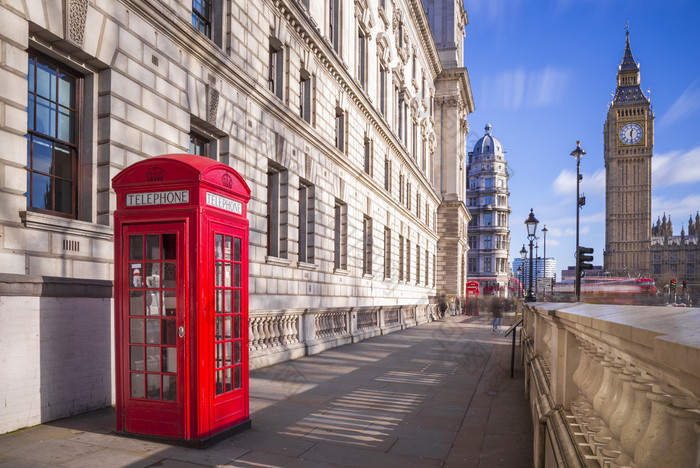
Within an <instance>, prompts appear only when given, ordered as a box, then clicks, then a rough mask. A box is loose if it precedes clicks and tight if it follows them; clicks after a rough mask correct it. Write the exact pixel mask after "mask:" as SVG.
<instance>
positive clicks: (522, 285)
mask: <svg viewBox="0 0 700 468" xmlns="http://www.w3.org/2000/svg"><path fill="white" fill-rule="evenodd" d="M520 260H522V261H521V262H520V265H521V266H522V267H523V272H522V275H523V282H522V283H520V297H522V296H524V295H525V293H524V292H523V289H524V288H525V260H527V250H525V244H523V248H522V249H520Z"/></svg>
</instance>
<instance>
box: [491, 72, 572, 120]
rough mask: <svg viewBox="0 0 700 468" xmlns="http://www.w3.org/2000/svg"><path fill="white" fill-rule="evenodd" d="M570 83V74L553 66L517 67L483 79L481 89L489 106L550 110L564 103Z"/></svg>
mask: <svg viewBox="0 0 700 468" xmlns="http://www.w3.org/2000/svg"><path fill="white" fill-rule="evenodd" d="M570 80H571V73H570V72H569V71H567V70H563V69H558V68H554V67H551V66H548V67H546V68H544V69H543V70H532V71H527V70H525V69H524V68H516V69H514V70H507V71H504V72H502V73H500V74H498V75H496V76H495V77H492V76H489V77H488V78H484V81H483V83H482V90H483V95H484V96H485V99H484V100H485V101H486V102H488V103H489V105H490V106H494V107H502V108H505V109H509V110H518V109H520V108H523V107H524V108H539V107H549V106H554V105H556V104H558V103H559V102H560V101H561V99H562V98H563V96H564V94H565V92H566V89H567V87H568V84H569V81H570Z"/></svg>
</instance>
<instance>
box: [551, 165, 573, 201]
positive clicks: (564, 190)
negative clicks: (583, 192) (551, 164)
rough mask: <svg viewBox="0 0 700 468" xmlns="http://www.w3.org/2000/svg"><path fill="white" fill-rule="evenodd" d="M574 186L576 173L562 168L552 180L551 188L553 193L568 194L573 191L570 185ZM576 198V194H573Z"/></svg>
mask: <svg viewBox="0 0 700 468" xmlns="http://www.w3.org/2000/svg"><path fill="white" fill-rule="evenodd" d="M575 186H576V173H574V172H573V171H569V170H567V169H564V170H563V171H561V172H560V173H559V175H558V176H557V178H556V179H554V182H552V189H553V190H554V193H555V195H570V194H572V193H573V191H572V187H575ZM574 200H576V196H574Z"/></svg>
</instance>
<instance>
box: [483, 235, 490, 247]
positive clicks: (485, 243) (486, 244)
mask: <svg viewBox="0 0 700 468" xmlns="http://www.w3.org/2000/svg"><path fill="white" fill-rule="evenodd" d="M490 248H491V236H484V249H490Z"/></svg>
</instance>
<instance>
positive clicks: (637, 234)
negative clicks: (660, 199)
mask: <svg viewBox="0 0 700 468" xmlns="http://www.w3.org/2000/svg"><path fill="white" fill-rule="evenodd" d="M640 86H641V81H640V73H639V65H638V64H637V63H636V62H635V61H634V57H633V56H632V51H631V49H630V40H629V31H627V42H626V44H625V53H624V56H623V58H622V63H621V64H620V66H619V69H618V72H617V89H616V90H615V97H614V98H613V100H612V103H611V104H610V109H609V110H608V116H607V119H606V121H605V127H604V130H603V133H604V142H605V143H604V154H605V181H606V182H605V253H604V266H605V271H607V272H609V273H610V274H611V275H612V276H623V275H624V276H626V275H628V274H629V275H632V276H639V275H642V276H644V275H648V274H649V247H650V245H651V158H652V156H653V151H654V112H653V111H652V109H651V102H650V100H649V98H648V97H647V96H645V95H644V93H643V92H642V89H641V87H640Z"/></svg>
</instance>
